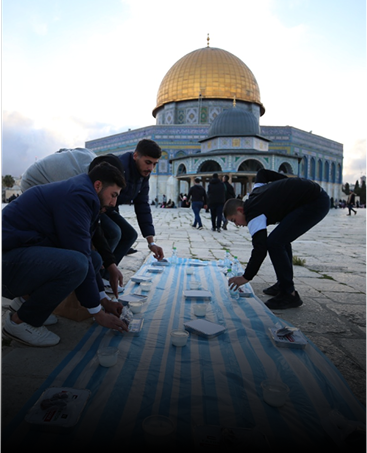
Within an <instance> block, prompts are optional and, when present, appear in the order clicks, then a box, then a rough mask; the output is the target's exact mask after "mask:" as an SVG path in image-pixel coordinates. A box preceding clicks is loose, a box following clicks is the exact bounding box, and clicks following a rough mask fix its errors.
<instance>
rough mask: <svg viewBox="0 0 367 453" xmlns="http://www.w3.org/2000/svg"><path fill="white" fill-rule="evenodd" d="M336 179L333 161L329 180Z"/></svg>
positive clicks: (333, 180)
mask: <svg viewBox="0 0 367 453" xmlns="http://www.w3.org/2000/svg"><path fill="white" fill-rule="evenodd" d="M335 181H336V169H335V163H334V162H333V163H332V164H331V182H335Z"/></svg>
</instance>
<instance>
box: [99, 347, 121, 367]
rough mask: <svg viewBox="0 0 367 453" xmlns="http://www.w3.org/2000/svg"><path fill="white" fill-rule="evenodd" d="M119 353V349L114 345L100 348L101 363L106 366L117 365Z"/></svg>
mask: <svg viewBox="0 0 367 453" xmlns="http://www.w3.org/2000/svg"><path fill="white" fill-rule="evenodd" d="M118 353H119V350H118V349H117V348H114V347H112V346H108V347H106V348H100V349H98V351H97V356H98V360H99V364H100V365H101V366H104V367H111V366H114V365H116V363H117V356H118Z"/></svg>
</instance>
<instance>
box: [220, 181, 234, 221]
mask: <svg viewBox="0 0 367 453" xmlns="http://www.w3.org/2000/svg"><path fill="white" fill-rule="evenodd" d="M222 181H223V184H224V189H225V192H226V201H227V200H230V199H231V198H236V194H235V192H234V187H233V186H232V184H231V183H230V182H229V176H228V175H223V177H222ZM222 220H223V225H222V228H223V230H226V229H227V224H228V220H227V219H226V218H225V217H224V215H223V218H222Z"/></svg>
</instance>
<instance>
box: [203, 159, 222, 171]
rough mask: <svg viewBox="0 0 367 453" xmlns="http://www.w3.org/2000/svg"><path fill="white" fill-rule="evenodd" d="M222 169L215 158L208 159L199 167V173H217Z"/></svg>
mask: <svg viewBox="0 0 367 453" xmlns="http://www.w3.org/2000/svg"><path fill="white" fill-rule="evenodd" d="M219 171H222V167H221V166H220V165H219V164H218V162H216V161H215V160H207V161H205V162H203V163H202V164H201V165H200V167H199V168H198V173H215V172H219Z"/></svg>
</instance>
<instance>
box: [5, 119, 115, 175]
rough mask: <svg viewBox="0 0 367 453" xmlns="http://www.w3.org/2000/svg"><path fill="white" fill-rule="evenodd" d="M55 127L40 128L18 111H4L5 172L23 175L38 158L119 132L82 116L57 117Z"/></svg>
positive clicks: (82, 145)
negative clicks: (85, 119) (83, 118)
mask: <svg viewBox="0 0 367 453" xmlns="http://www.w3.org/2000/svg"><path fill="white" fill-rule="evenodd" d="M52 126H53V127H48V128H45V127H42V128H38V127H36V126H35V122H34V121H33V120H32V119H30V118H28V117H26V116H24V115H22V114H21V113H19V112H8V111H5V112H4V113H3V130H2V139H3V140H2V175H6V174H10V175H12V176H15V177H19V176H21V175H22V174H23V173H24V171H25V170H26V169H27V168H28V167H29V166H30V165H32V164H33V163H34V162H35V160H37V159H41V158H42V157H45V156H48V155H49V154H53V153H54V152H56V151H58V150H59V149H60V148H76V147H84V146H85V141H86V140H88V139H92V138H99V137H102V136H105V135H111V134H115V133H117V132H118V131H117V130H116V129H114V128H112V127H111V126H110V125H108V124H105V123H98V122H89V123H88V122H86V121H84V120H82V119H79V118H76V117H74V118H73V117H72V118H67V119H66V118H58V119H57V121H55V123H54V124H53V125H52Z"/></svg>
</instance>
